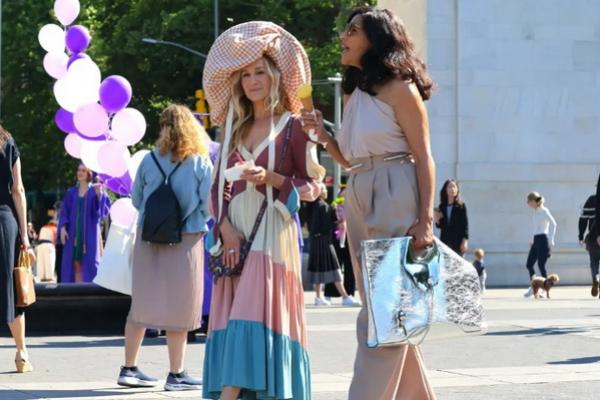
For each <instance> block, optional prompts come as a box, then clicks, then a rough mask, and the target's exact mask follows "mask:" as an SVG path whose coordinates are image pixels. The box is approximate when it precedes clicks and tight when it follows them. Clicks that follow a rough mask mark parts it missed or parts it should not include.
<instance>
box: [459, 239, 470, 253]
mask: <svg viewBox="0 0 600 400" xmlns="http://www.w3.org/2000/svg"><path fill="white" fill-rule="evenodd" d="M468 250H469V241H468V240H467V239H463V241H462V243H461V244H460V251H461V252H462V253H463V254H466V253H467V251H468Z"/></svg>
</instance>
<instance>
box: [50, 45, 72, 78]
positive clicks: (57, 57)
mask: <svg viewBox="0 0 600 400" xmlns="http://www.w3.org/2000/svg"><path fill="white" fill-rule="evenodd" d="M68 63H69V56H67V55H66V54H65V53H63V52H62V51H61V52H51V53H47V54H46V55H45V56H44V70H45V71H46V73H48V75H50V76H51V77H53V78H54V79H60V78H62V77H63V76H65V75H66V74H67V64H68Z"/></svg>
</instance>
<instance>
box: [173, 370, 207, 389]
mask: <svg viewBox="0 0 600 400" xmlns="http://www.w3.org/2000/svg"><path fill="white" fill-rule="evenodd" d="M200 389H202V381H201V380H200V379H194V378H192V377H191V376H189V375H188V374H187V372H185V371H183V372H180V373H179V374H173V373H169V376H167V382H166V383H165V390H166V391H168V392H174V391H180V390H200Z"/></svg>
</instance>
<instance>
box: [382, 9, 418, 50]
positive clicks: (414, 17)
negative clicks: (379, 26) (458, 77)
mask: <svg viewBox="0 0 600 400" xmlns="http://www.w3.org/2000/svg"><path fill="white" fill-rule="evenodd" d="M377 6H378V7H381V8H387V9H390V10H392V11H393V12H394V13H395V14H396V15H398V16H399V17H400V19H402V22H404V25H405V26H406V29H407V30H408V33H409V35H410V37H411V38H412V39H413V40H414V42H415V45H416V46H417V49H418V51H419V55H420V56H421V57H422V58H423V59H427V0H379V1H378V3H377Z"/></svg>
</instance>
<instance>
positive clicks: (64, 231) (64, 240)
mask: <svg viewBox="0 0 600 400" xmlns="http://www.w3.org/2000/svg"><path fill="white" fill-rule="evenodd" d="M67 240H69V234H68V233H67V227H66V226H63V227H62V229H61V230H60V242H61V243H62V245H63V246H64V245H65V244H67Z"/></svg>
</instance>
